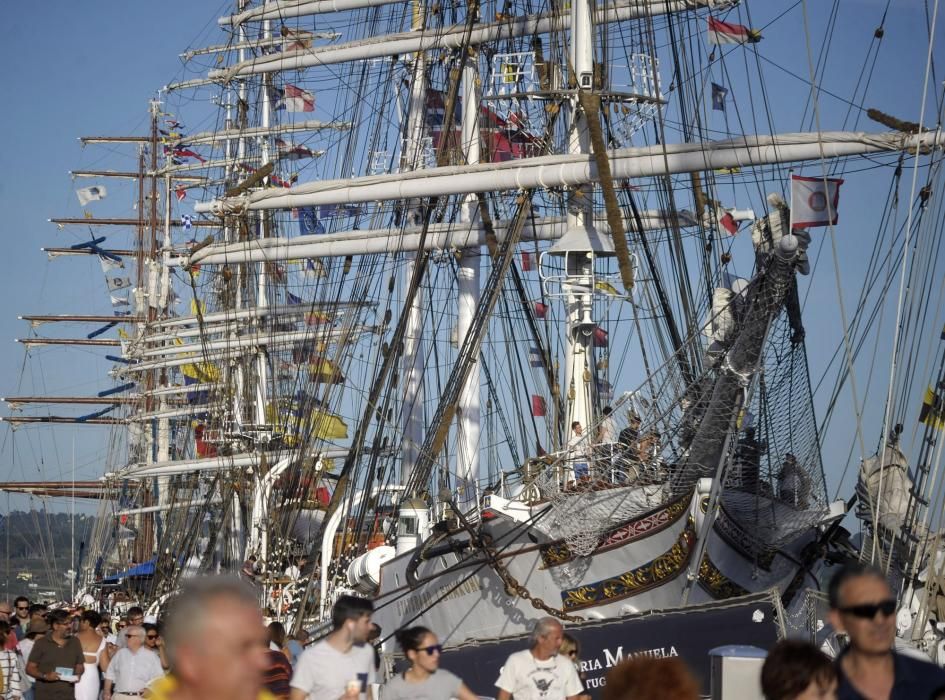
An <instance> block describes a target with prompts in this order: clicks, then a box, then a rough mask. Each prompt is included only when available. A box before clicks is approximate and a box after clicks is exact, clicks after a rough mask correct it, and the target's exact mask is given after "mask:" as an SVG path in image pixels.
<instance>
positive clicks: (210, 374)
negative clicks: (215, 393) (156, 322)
mask: <svg viewBox="0 0 945 700" xmlns="http://www.w3.org/2000/svg"><path fill="white" fill-rule="evenodd" d="M174 344H175V345H183V344H184V341H183V340H181V339H180V338H174ZM190 354H191V355H194V354H196V353H190ZM180 371H181V373H182V374H183V375H184V376H185V377H187V378H188V379H194V380H196V381H198V382H218V381H220V377H221V376H222V375H221V373H220V368H219V367H217V366H216V365H215V364H213V363H212V362H188V363H187V364H186V365H181V368H180Z"/></svg>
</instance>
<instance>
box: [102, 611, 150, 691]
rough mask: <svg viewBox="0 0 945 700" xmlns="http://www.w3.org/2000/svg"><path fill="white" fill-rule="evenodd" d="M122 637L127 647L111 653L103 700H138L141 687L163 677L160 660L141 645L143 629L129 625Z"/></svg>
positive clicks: (142, 689) (143, 636) (143, 638)
mask: <svg viewBox="0 0 945 700" xmlns="http://www.w3.org/2000/svg"><path fill="white" fill-rule="evenodd" d="M124 635H125V641H126V643H127V644H128V646H126V647H125V648H124V649H119V650H118V651H117V652H115V656H114V657H112V660H111V661H109V662H108V670H106V671H105V691H104V692H103V693H102V698H104V700H139V698H140V697H141V696H142V695H143V694H144V690H145V688H147V687H148V686H149V685H150V684H151V683H152V682H153V681H155V680H157V679H158V678H160V677H161V676H163V675H164V669H163V668H161V659H160V658H159V657H158V655H157V654H155V653H154V652H153V651H151V650H150V649H147V648H145V646H144V642H145V636H146V635H145V631H144V627H141V626H140V625H129V626H128V627H126V628H125V632H124Z"/></svg>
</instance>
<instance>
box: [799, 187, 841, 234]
mask: <svg viewBox="0 0 945 700" xmlns="http://www.w3.org/2000/svg"><path fill="white" fill-rule="evenodd" d="M842 184H843V180H841V179H839V178H831V177H828V178H823V177H801V176H800V175H791V228H808V227H810V226H830V225H834V224H836V223H837V204H838V203H839V202H840V185H842Z"/></svg>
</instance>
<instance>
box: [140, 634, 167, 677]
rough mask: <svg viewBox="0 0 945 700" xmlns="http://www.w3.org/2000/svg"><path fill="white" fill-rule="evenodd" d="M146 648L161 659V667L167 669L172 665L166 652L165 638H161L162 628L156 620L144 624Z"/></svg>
mask: <svg viewBox="0 0 945 700" xmlns="http://www.w3.org/2000/svg"><path fill="white" fill-rule="evenodd" d="M142 626H143V627H144V648H145V649H150V650H151V651H153V652H154V653H155V654H157V655H158V658H159V659H160V660H161V667H162V668H163V669H164V670H165V671H166V670H167V669H169V668H170V667H171V665H170V663H168V660H167V655H166V654H165V653H164V640H163V639H162V638H161V628H160V627H158V626H157V624H156V623H154V622H145V623H144V625H142Z"/></svg>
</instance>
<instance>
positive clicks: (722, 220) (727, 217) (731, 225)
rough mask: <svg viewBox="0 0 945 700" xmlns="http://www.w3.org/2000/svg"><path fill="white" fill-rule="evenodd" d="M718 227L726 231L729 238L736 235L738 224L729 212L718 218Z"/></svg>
mask: <svg viewBox="0 0 945 700" xmlns="http://www.w3.org/2000/svg"><path fill="white" fill-rule="evenodd" d="M719 225H720V226H721V227H722V228H724V229H725V230H726V231H728V233H729V235H730V236H734V235H735V234H736V233H738V222H737V221H735V217H733V216H732V212H730V211H727V212H725V213H724V214H722V216H720V217H719Z"/></svg>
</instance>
